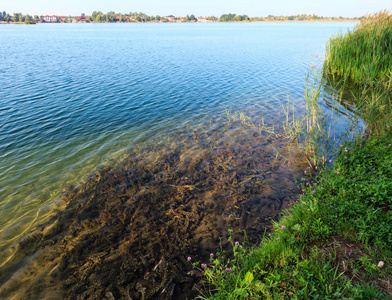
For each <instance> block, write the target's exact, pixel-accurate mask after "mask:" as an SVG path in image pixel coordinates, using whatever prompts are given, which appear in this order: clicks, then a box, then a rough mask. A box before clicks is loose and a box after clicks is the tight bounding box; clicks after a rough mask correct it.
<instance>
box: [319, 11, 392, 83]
mask: <svg viewBox="0 0 392 300" xmlns="http://www.w3.org/2000/svg"><path fill="white" fill-rule="evenodd" d="M326 50H327V51H326V52H327V55H326V58H325V62H324V71H325V72H326V73H327V74H329V75H332V76H336V75H337V76H342V77H344V78H348V79H351V80H353V81H354V82H356V83H357V84H360V85H362V84H365V85H373V84H375V83H377V82H378V81H380V82H382V83H383V84H384V85H385V86H387V87H389V88H390V87H391V84H392V15H391V13H390V12H388V11H383V12H379V13H376V14H373V15H369V16H367V17H365V18H363V19H362V20H361V22H360V23H359V24H358V25H357V26H356V27H355V28H354V29H353V30H352V31H349V32H347V33H346V34H344V35H342V34H341V33H339V34H337V35H336V36H334V37H333V38H331V39H330V40H329V42H328V44H327V49H326Z"/></svg>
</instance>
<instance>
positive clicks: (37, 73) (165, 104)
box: [0, 22, 355, 247]
mask: <svg viewBox="0 0 392 300" xmlns="http://www.w3.org/2000/svg"><path fill="white" fill-rule="evenodd" d="M354 25H355V23H351V22H325V23H324V22H308V23H294V22H290V23H208V24H205V23H204V24H38V25H34V26H24V25H0V161H1V163H0V247H1V246H7V245H9V244H10V243H11V242H12V241H13V240H16V238H17V237H19V236H21V235H22V234H23V233H24V232H26V231H28V230H29V229H30V228H31V227H32V226H33V225H34V224H35V223H36V222H37V221H40V220H41V221H42V218H44V216H45V213H44V212H45V211H46V210H47V209H48V207H50V205H51V203H52V201H53V199H54V198H55V197H56V195H59V194H61V191H62V190H63V188H64V187H66V186H67V185H69V184H72V183H75V182H77V181H78V180H80V178H82V177H83V176H84V175H85V174H87V173H89V172H91V170H93V169H94V168H95V167H96V166H97V165H98V164H100V163H103V162H105V161H106V160H108V159H110V158H113V157H116V155H117V154H119V153H121V151H123V150H124V149H128V148H130V147H133V146H134V145H136V144H138V143H140V142H142V141H148V140H149V139H151V138H153V137H157V136H164V134H165V132H175V130H176V129H178V128H182V127H184V126H187V127H192V126H198V125H199V124H200V123H203V122H206V120H208V119H210V118H213V117H216V116H219V115H224V114H225V110H227V109H229V108H232V109H233V110H237V111H240V110H243V111H246V112H248V113H249V114H250V115H251V116H252V117H257V116H264V117H265V118H266V121H267V122H269V123H271V124H272V123H276V122H280V121H281V120H280V118H281V116H280V117H279V116H278V114H277V112H278V111H280V110H281V106H282V104H285V103H286V102H287V97H288V96H289V97H290V99H292V100H293V101H294V102H295V103H296V104H297V105H298V106H299V107H303V106H304V100H303V91H304V84H305V80H304V79H305V73H306V71H308V70H309V68H310V66H311V65H312V64H315V66H316V67H317V66H320V65H321V63H322V60H323V56H324V50H325V44H326V42H327V40H328V38H329V37H331V36H332V35H333V34H335V33H337V32H338V31H339V30H342V31H345V30H347V28H352V27H353V26H354Z"/></svg>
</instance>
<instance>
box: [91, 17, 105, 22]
mask: <svg viewBox="0 0 392 300" xmlns="http://www.w3.org/2000/svg"><path fill="white" fill-rule="evenodd" d="M91 17H92V16H91ZM95 22H98V23H101V22H102V16H101V15H96V16H95Z"/></svg>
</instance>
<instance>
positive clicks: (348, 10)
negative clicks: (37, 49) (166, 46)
mask: <svg viewBox="0 0 392 300" xmlns="http://www.w3.org/2000/svg"><path fill="white" fill-rule="evenodd" d="M385 9H386V10H390V11H392V1H391V0H272V1H271V0H34V1H31V0H12V1H10V0H0V11H6V12H8V13H10V14H13V13H14V12H21V13H23V14H30V15H46V14H50V15H52V14H54V15H66V16H68V15H80V14H81V13H85V14H86V15H90V14H91V13H92V12H93V11H94V10H96V11H102V12H104V13H106V12H108V11H115V12H121V13H129V12H135V11H137V12H144V13H146V14H147V15H160V16H167V15H175V16H184V15H187V14H194V15H196V16H210V15H215V16H217V17H219V16H220V15H222V14H224V13H235V14H241V15H242V14H246V15H248V16H250V17H255V16H261V17H262V16H268V15H296V14H316V15H319V16H324V17H326V16H328V17H339V16H343V17H360V16H363V15H366V14H368V13H375V12H377V11H380V10H385Z"/></svg>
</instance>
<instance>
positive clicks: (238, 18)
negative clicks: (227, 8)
mask: <svg viewBox="0 0 392 300" xmlns="http://www.w3.org/2000/svg"><path fill="white" fill-rule="evenodd" d="M233 21H236V22H241V21H242V16H240V15H236V16H235V17H234V20H233Z"/></svg>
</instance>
